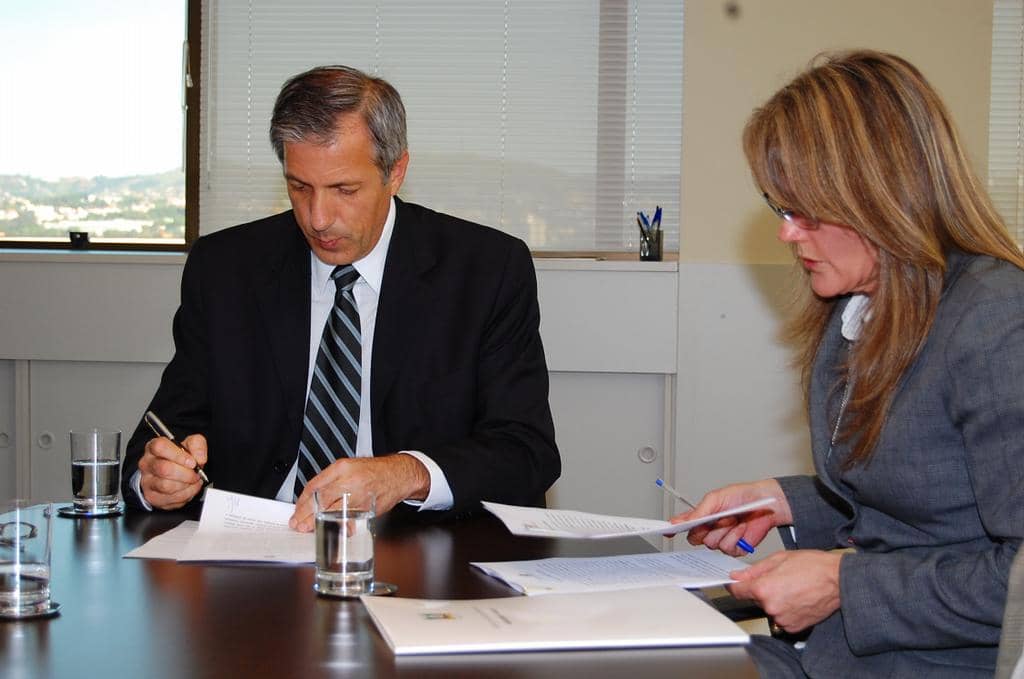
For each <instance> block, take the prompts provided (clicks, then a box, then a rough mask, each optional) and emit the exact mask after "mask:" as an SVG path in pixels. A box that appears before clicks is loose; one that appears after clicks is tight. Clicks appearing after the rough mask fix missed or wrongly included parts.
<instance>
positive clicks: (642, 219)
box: [636, 206, 662, 262]
mask: <svg viewBox="0 0 1024 679" xmlns="http://www.w3.org/2000/svg"><path fill="white" fill-rule="evenodd" d="M636 225H637V227H638V228H639V229H640V261H641V262H660V261H661V245H662V231H661V206H657V207H656V208H655V210H654V217H653V218H652V219H647V215H645V214H644V213H643V212H637V213H636Z"/></svg>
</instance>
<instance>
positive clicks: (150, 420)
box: [142, 410, 210, 483]
mask: <svg viewBox="0 0 1024 679" xmlns="http://www.w3.org/2000/svg"><path fill="white" fill-rule="evenodd" d="M142 419H143V420H145V421H146V424H148V425H149V428H150V429H152V430H153V433H154V434H156V435H157V436H163V437H164V438H165V439H168V440H170V442H171V443H173V444H174V445H176V446H178V447H179V448H181V449H182V450H183V451H185V454H186V455H188V456H189V457H191V456H192V453H190V452H188V450H186V449H185V446H183V445H181V444H180V443H178V442H177V440H175V438H174V434H172V433H171V430H170V429H168V428H167V425H166V424H164V423H163V421H162V420H161V419H160V418H159V417H157V416H156V413H154V412H153V411H152V410H147V411H146V414H145V415H143V416H142ZM196 474H199V478H201V479H202V480H203V483H209V482H210V479H209V478H207V476H206V472H204V471H203V468H202V467H200V466H199V465H198V464H197V465H196Z"/></svg>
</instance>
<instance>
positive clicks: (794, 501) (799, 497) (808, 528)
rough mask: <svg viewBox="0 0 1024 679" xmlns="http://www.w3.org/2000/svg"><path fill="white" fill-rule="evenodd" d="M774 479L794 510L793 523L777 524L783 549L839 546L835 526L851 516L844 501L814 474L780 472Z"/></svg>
mask: <svg viewBox="0 0 1024 679" xmlns="http://www.w3.org/2000/svg"><path fill="white" fill-rule="evenodd" d="M776 481H778V482H779V485H780V486H782V492H783V493H785V495H786V501H787V502H789V508H790V511H791V512H792V514H793V525H792V526H781V527H780V528H779V537H781V538H782V544H784V545H785V546H786V549H834V548H835V547H838V546H839V545H837V544H836V537H835V533H836V529H837V528H839V526H841V525H843V524H844V523H846V522H848V521H849V520H850V517H851V515H850V512H849V509H848V508H845V503H844V502H843V501H842V500H840V499H839V498H838V497H836V496H835V494H834V493H833V492H832V491H830V490H829V489H828V488H826V487H825V486H824V484H822V483H821V481H820V480H819V479H818V477H817V476H782V477H779V478H777V479H776ZM844 508H845V509H844Z"/></svg>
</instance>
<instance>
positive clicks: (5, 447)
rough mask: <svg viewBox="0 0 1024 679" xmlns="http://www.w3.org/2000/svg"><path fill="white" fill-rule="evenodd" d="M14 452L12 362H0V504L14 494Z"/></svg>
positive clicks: (15, 477)
mask: <svg viewBox="0 0 1024 679" xmlns="http://www.w3.org/2000/svg"><path fill="white" fill-rule="evenodd" d="M14 451H15V447H14V361H0V502H3V501H6V500H10V499H13V498H14V496H15V494H16V489H17V471H18V469H17V465H16V462H15V452H14Z"/></svg>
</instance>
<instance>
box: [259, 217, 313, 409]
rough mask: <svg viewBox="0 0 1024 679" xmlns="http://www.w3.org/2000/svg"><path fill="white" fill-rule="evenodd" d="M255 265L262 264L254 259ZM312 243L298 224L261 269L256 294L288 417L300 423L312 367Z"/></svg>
mask: <svg viewBox="0 0 1024 679" xmlns="http://www.w3.org/2000/svg"><path fill="white" fill-rule="evenodd" d="M253 265H254V266H260V263H258V262H254V263H253ZM309 277H310V263H309V246H308V245H307V244H306V241H305V240H304V239H303V237H302V234H301V232H300V231H299V228H298V225H295V226H294V229H293V231H292V234H290V235H289V236H288V237H287V240H286V241H285V243H284V244H283V246H282V253H281V257H280V258H278V259H277V260H275V261H273V262H268V263H267V264H266V266H265V268H264V269H263V270H262V271H260V274H259V277H258V278H257V280H256V283H255V285H254V290H253V292H254V294H255V296H256V300H257V304H258V306H259V309H260V314H261V316H262V318H263V323H264V328H265V330H266V336H267V340H268V341H269V342H270V346H271V352H272V354H273V357H274V368H275V369H276V371H277V374H278V377H279V378H280V380H281V390H282V392H283V395H284V403H285V407H286V408H287V413H288V419H289V420H290V421H292V422H298V421H301V419H302V411H303V409H304V407H305V400H306V398H305V394H306V375H307V372H308V369H309V317H310V311H309V305H310V288H309V285H310V284H309Z"/></svg>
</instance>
